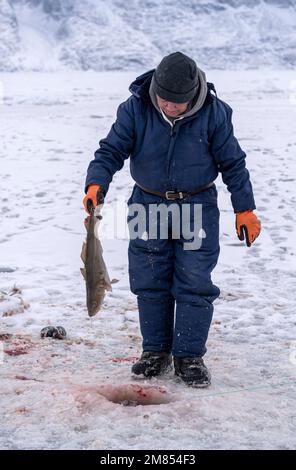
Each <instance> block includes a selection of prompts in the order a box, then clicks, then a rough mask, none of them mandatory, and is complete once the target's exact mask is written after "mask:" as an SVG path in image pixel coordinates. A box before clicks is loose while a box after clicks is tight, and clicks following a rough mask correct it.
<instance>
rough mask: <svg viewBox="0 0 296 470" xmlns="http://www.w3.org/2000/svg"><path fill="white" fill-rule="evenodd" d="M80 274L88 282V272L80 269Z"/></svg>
mask: <svg viewBox="0 0 296 470" xmlns="http://www.w3.org/2000/svg"><path fill="white" fill-rule="evenodd" d="M80 272H81V274H82V276H83V277H84V279H85V280H86V271H85V269H84V268H80Z"/></svg>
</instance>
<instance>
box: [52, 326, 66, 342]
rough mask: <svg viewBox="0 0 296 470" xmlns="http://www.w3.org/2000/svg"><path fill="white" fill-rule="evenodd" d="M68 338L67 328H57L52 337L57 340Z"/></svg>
mask: <svg viewBox="0 0 296 470" xmlns="http://www.w3.org/2000/svg"><path fill="white" fill-rule="evenodd" d="M66 336H67V333H66V330H65V328H63V327H62V326H56V328H55V331H54V332H53V334H52V337H53V338H56V339H64V338H66Z"/></svg>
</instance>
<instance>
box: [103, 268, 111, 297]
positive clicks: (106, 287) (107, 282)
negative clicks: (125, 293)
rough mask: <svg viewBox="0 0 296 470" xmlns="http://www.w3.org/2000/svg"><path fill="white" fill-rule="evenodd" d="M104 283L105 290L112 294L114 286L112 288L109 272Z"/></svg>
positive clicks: (106, 273)
mask: <svg viewBox="0 0 296 470" xmlns="http://www.w3.org/2000/svg"><path fill="white" fill-rule="evenodd" d="M104 282H105V289H106V290H108V291H110V292H111V291H112V286H111V282H110V278H109V274H108V272H107V270H106V271H105V276H104Z"/></svg>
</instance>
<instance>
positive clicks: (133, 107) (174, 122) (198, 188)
mask: <svg viewBox="0 0 296 470" xmlns="http://www.w3.org/2000/svg"><path fill="white" fill-rule="evenodd" d="M129 90H130V92H131V94H132V96H131V97H130V98H128V99H127V100H126V101H125V102H124V103H122V104H120V106H119V108H118V112H117V120H116V122H115V123H114V124H113V126H112V128H111V130H110V132H109V134H108V135H107V137H106V138H105V139H102V140H101V141H100V148H99V149H98V150H97V151H96V152H95V159H94V160H93V161H92V162H91V163H90V165H89V168H88V174H87V178H86V186H85V192H86V193H87V194H86V196H85V198H84V204H85V207H86V203H87V200H88V199H91V200H92V201H93V204H94V205H96V203H97V195H98V193H99V194H100V193H103V195H104V196H105V195H106V193H107V191H108V187H109V184H110V182H111V180H112V177H113V175H114V173H115V172H116V171H118V170H120V169H121V168H122V166H123V164H124V160H125V159H127V158H128V157H130V170H131V175H132V177H133V179H134V180H135V182H136V184H135V186H134V189H133V192H132V195H131V197H130V199H129V201H128V205H129V206H130V207H131V206H132V204H134V203H137V204H141V206H142V207H144V208H145V209H146V214H147V220H148V219H149V213H150V214H151V210H150V206H151V205H153V204H165V205H166V206H167V208H171V205H172V204H174V205H177V207H178V208H180V209H184V207H185V204H186V205H187V206H188V205H189V208H190V210H191V209H194V207H202V232H201V234H202V235H201V246H199V247H198V248H192V249H186V248H185V244H186V243H187V242H188V240H187V239H186V237H185V236H184V235H183V234H182V233H181V234H180V236H179V237H178V238H176V237H174V236H173V235H172V234H173V232H174V230H175V227H174V224H173V220H172V217H170V216H169V215H168V217H167V221H168V224H169V227H168V237H167V238H162V237H160V236H159V234H158V235H157V237H154V238H153V237H150V238H149V234H148V237H144V236H139V237H137V238H135V237H133V238H131V239H130V244H129V276H130V286H131V291H132V292H133V293H134V294H136V295H137V301H138V309H139V318H140V328H141V333H142V336H143V353H142V356H141V358H140V359H139V360H138V361H137V362H136V363H135V364H134V365H133V367H132V373H133V374H134V375H136V376H144V377H152V376H158V375H161V374H163V373H164V372H166V371H167V370H169V369H171V368H172V362H173V363H174V368H175V374H176V375H177V376H178V377H179V378H180V379H181V380H183V381H184V382H185V383H186V384H187V385H190V386H194V387H206V386H208V385H210V381H211V377H210V372H209V370H208V369H207V367H206V366H205V364H204V362H203V356H204V354H205V352H206V347H205V345H206V341H207V337H208V331H209V328H210V324H211V320H212V315H213V302H214V300H215V299H216V298H217V297H218V296H219V293H220V291H219V288H218V287H217V286H215V285H214V284H213V283H212V281H211V272H212V270H213V269H214V267H215V265H216V263H217V260H218V255H219V210H218V207H217V190H216V187H215V184H214V183H213V182H214V180H215V179H216V178H217V176H218V172H221V174H222V178H223V181H224V183H225V184H226V185H227V188H228V190H229V191H230V193H231V201H232V205H233V209H234V212H235V214H236V230H237V235H238V237H239V239H240V240H244V237H246V242H247V244H248V246H250V245H251V244H252V243H253V242H254V240H255V239H256V238H257V237H258V235H259V233H260V221H259V220H258V219H257V217H256V215H255V214H254V213H253V210H254V209H255V202H254V197H253V191H252V186H251V183H250V179H249V173H248V170H247V169H246V166H245V157H246V154H245V153H244V152H243V150H242V149H241V148H240V146H239V144H238V142H237V140H236V138H235V137H234V134H233V127H232V122H231V115H232V110H231V108H230V107H229V106H228V105H227V104H226V103H224V102H223V101H221V100H220V99H218V98H217V96H216V95H215V94H213V93H212V91H213V92H215V89H214V86H213V85H212V84H210V83H207V81H206V77H205V73H204V72H203V71H202V70H201V69H199V68H198V67H197V65H196V63H195V62H194V61H193V60H192V59H191V58H189V57H188V56H186V55H184V54H182V53H181V52H175V53H172V54H170V55H168V56H166V57H164V58H163V59H162V61H161V62H160V64H159V65H158V67H157V68H156V69H155V70H151V71H149V72H146V73H144V74H143V75H141V76H140V77H138V78H137V79H136V80H135V81H134V82H133V83H132V84H131V85H130V88H129ZM200 205H201V206H200ZM86 209H87V207H86ZM192 212H194V211H193V210H191V211H190V216H189V220H187V222H186V223H185V224H184V223H183V229H184V230H185V229H186V228H187V229H188V226H189V225H190V226H192V225H194V214H193V215H192ZM131 220H132V217H131V215H129V221H131ZM157 224H158V222H157ZM172 356H173V357H172Z"/></svg>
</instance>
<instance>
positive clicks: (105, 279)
mask: <svg viewBox="0 0 296 470" xmlns="http://www.w3.org/2000/svg"><path fill="white" fill-rule="evenodd" d="M101 207H102V206H101V205H98V206H97V207H96V208H95V209H94V210H93V211H92V212H91V213H90V215H89V216H88V217H86V219H85V221H84V225H85V228H86V232H87V235H86V240H85V241H84V242H83V245H82V250H81V259H82V261H83V263H84V267H83V268H80V271H81V274H82V276H83V277H84V280H85V284H86V306H87V311H88V315H89V316H90V317H93V316H94V315H96V314H97V313H98V312H99V310H100V308H101V306H102V303H103V300H104V297H105V293H106V291H112V286H111V281H110V278H109V275H108V272H107V268H106V264H105V262H104V259H103V248H102V245H101V242H100V240H99V238H98V236H97V234H96V233H98V232H97V229H98V226H96V224H99V222H100V220H101V219H102V216H101V215H100V210H101ZM112 282H116V280H114V281H112Z"/></svg>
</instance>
